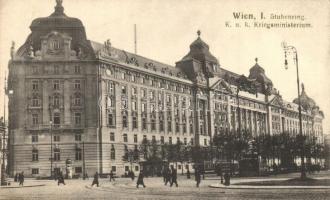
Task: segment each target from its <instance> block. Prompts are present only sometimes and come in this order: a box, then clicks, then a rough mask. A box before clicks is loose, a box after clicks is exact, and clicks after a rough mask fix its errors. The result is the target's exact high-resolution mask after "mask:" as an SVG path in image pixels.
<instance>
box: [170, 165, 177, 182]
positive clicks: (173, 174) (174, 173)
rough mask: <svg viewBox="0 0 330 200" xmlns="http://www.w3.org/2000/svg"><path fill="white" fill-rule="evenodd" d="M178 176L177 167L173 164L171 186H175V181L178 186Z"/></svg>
mask: <svg viewBox="0 0 330 200" xmlns="http://www.w3.org/2000/svg"><path fill="white" fill-rule="evenodd" d="M177 178H178V173H177V171H176V169H174V167H173V166H171V185H170V186H171V187H172V186H173V183H175V186H176V187H178V182H177Z"/></svg>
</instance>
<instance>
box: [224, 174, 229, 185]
mask: <svg viewBox="0 0 330 200" xmlns="http://www.w3.org/2000/svg"><path fill="white" fill-rule="evenodd" d="M224 179H225V183H224V185H225V186H229V185H230V175H229V173H228V172H226V173H225V175H224Z"/></svg>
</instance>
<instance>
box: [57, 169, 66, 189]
mask: <svg viewBox="0 0 330 200" xmlns="http://www.w3.org/2000/svg"><path fill="white" fill-rule="evenodd" d="M61 183H62V184H63V185H65V183H64V176H63V173H62V172H60V174H59V175H58V177H57V185H58V186H59V185H60V184H61Z"/></svg>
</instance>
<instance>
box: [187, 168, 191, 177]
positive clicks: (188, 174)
mask: <svg viewBox="0 0 330 200" xmlns="http://www.w3.org/2000/svg"><path fill="white" fill-rule="evenodd" d="M187 179H190V171H189V169H188V170H187Z"/></svg>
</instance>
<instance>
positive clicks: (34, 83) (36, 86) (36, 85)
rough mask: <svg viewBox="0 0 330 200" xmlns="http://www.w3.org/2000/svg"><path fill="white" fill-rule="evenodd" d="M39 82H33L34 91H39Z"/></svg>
mask: <svg viewBox="0 0 330 200" xmlns="http://www.w3.org/2000/svg"><path fill="white" fill-rule="evenodd" d="M38 86H39V84H38V81H32V90H38V89H39V87H38Z"/></svg>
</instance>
